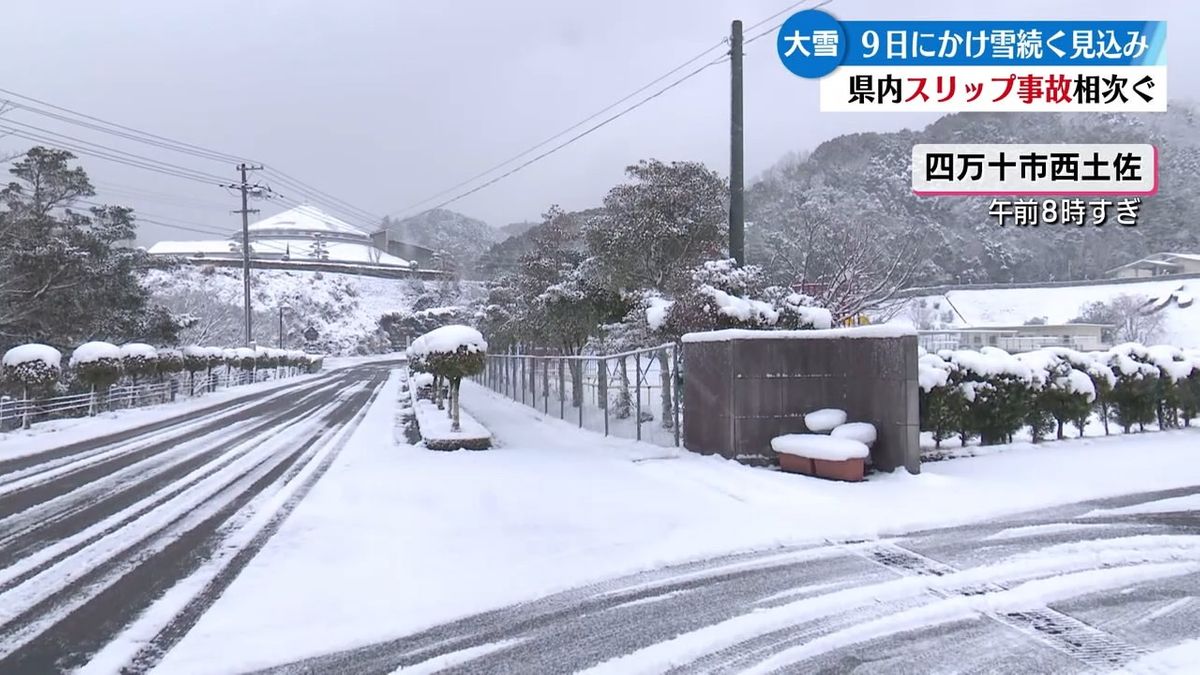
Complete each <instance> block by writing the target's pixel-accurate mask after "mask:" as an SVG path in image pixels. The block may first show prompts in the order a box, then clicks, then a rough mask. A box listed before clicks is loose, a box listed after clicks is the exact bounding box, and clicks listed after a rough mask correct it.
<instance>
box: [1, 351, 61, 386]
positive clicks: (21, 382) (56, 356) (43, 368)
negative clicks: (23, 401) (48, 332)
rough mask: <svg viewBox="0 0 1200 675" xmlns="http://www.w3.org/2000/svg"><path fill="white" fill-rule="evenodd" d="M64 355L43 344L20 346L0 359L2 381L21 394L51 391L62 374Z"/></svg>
mask: <svg viewBox="0 0 1200 675" xmlns="http://www.w3.org/2000/svg"><path fill="white" fill-rule="evenodd" d="M61 368H62V353H61V352H59V351H58V350H57V349H55V348H54V347H51V346H49V345H43V344H26V345H18V346H16V347H13V348H12V349H10V350H8V351H6V352H4V357H3V358H2V359H0V380H3V382H4V383H5V384H10V385H12V386H13V387H14V388H15V389H18V390H20V391H21V393H23V394H24V393H28V392H34V391H40V390H44V389H49V388H50V387H52V386H54V384H55V383H56V382H58V377H59V375H60V374H61Z"/></svg>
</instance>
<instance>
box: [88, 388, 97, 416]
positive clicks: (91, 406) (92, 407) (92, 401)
mask: <svg viewBox="0 0 1200 675" xmlns="http://www.w3.org/2000/svg"><path fill="white" fill-rule="evenodd" d="M95 416H96V385H94V384H93V385H92V395H91V396H89V397H88V417H95Z"/></svg>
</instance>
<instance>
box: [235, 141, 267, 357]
mask: <svg viewBox="0 0 1200 675" xmlns="http://www.w3.org/2000/svg"><path fill="white" fill-rule="evenodd" d="M237 169H238V171H239V172H240V173H241V176H242V180H241V182H240V183H237V184H234V185H228V186H226V187H231V188H235V189H237V190H240V191H241V193H242V208H241V210H239V211H234V213H240V214H242V285H243V287H244V290H245V294H244V295H243V299H242V302H243V303H244V304H243V310H244V311H245V316H246V346H247V347H249V346H251V345H252V344H254V337H253V336H254V333H253V332H252V326H251V314H252V312H251V310H250V214H251V213H258V209H252V208H250V203H249V200H250V190H251V188H252V187H253V188H257V187H258V186H257V185H255V186H251V185H250V183H249V181H248V179H247V177H246V173H247V172H248V171H259V170H261V169H262V167H261V166H250V165H248V164H246V163H245V162H242V163H241V164H238V165H237Z"/></svg>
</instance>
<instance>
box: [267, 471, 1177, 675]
mask: <svg viewBox="0 0 1200 675" xmlns="http://www.w3.org/2000/svg"><path fill="white" fill-rule="evenodd" d="M1195 494H1200V486H1197V487H1193V488H1188V489H1182V490H1172V491H1166V492H1160V493H1148V494H1139V495H1127V496H1123V497H1119V498H1114V499H1105V500H1096V501H1091V502H1085V503H1080V504H1074V505H1071V506H1066V507H1058V508H1054V509H1047V510H1042V511H1037V512H1031V513H1027V514H1023V515H1020V516H1015V517H1010V518H1005V519H1003V520H1000V521H993V522H988V523H985V524H978V525H972V526H967V527H956V528H948V529H940V530H932V531H928V532H919V533H914V534H910V535H907V536H904V537H898V538H892V539H887V540H882V541H866V542H829V543H828V544H827V545H825V546H817V547H810V548H796V549H780V550H775V551H770V552H765V553H758V554H748V555H738V556H730V557H725V558H720V559H714V560H709V561H704V562H699V563H693V564H689V565H683V566H677V567H672V568H666V569H662V570H657V571H655V572H652V573H646V574H639V575H634V576H630V577H625V578H622V579H615V580H612V581H608V582H604V583H601V584H596V585H592V586H588V587H585V588H580V589H576V590H572V591H568V592H565V593H560V594H556V595H553V596H549V597H546V598H543V599H541V600H537V601H534V602H529V603H525V604H522V605H517V606H514V607H508V608H505V609H501V610H496V611H491V612H486V613H483V614H479V615H476V616H471V617H466V618H463V619H461V620H458V621H454V622H451V623H447V624H444V625H440V626H435V627H433V628H430V629H428V630H425V631H422V632H420V633H416V634H413V635H407V636H403V637H399V638H397V639H395V640H391V641H388V642H383V643H379V644H374V645H369V646H366V647H362V648H358V649H352V650H348V651H344V652H340V653H335V654H330V655H326V656H322V657H318V658H314V659H308V660H304V661H300V662H296V663H292V664H287V665H281V666H279V667H276V668H272V669H268V670H264V671H260V672H263V673H272V674H275V675H295V674H299V673H313V674H316V673H321V674H327V673H346V674H375V673H379V674H383V673H391V672H393V671H396V670H397V669H403V668H405V667H413V668H414V670H413V672H444V673H518V672H519V673H569V672H577V671H581V670H587V669H589V668H593V667H597V666H599V668H597V670H598V671H599V672H612V673H629V672H670V673H741V672H748V671H750V672H795V673H853V672H859V673H906V674H907V673H914V672H954V673H1076V672H1104V671H1108V670H1113V669H1117V668H1119V667H1121V666H1124V665H1126V664H1129V663H1130V662H1132V661H1134V660H1136V659H1137V658H1139V657H1141V656H1143V655H1145V654H1147V653H1149V652H1152V651H1155V650H1158V649H1163V648H1166V647H1169V646H1172V645H1174V644H1177V643H1179V642H1183V641H1184V640H1187V639H1193V638H1196V637H1200V635H1198V634H1197V629H1196V626H1200V597H1198V596H1200V572H1197V570H1200V545H1198V544H1197V541H1196V537H1197V535H1200V513H1197V512H1196V511H1195V510H1190V511H1176V512H1164V513H1149V514H1147V513H1134V514H1127V513H1126V514H1122V513H1105V512H1104V511H1105V510H1108V509H1114V508H1119V507H1125V506H1130V505H1134V504H1141V503H1148V502H1152V501H1158V500H1163V499H1169V498H1175V497H1180V496H1187V495H1195ZM1022 584H1026V585H1025V586H1022ZM1039 584H1044V585H1045V587H1044V588H1032V587H1037V586H1038V585H1039ZM1027 591H1029V592H1027ZM1030 593H1032V595H1033V597H1034V600H1033V601H1032V602H1031V601H1030V600H1029V599H1028V597H1024V596H1028V595H1030ZM1039 597H1050V598H1051V599H1052V600H1051V601H1049V602H1048V603H1042V602H1041V601H1040V600H1038V598H1039ZM618 657H627V659H628V660H627V661H611V660H612V659H616V658H618ZM606 662H607V663H606ZM400 672H401V673H402V672H404V670H400Z"/></svg>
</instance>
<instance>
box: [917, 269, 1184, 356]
mask: <svg viewBox="0 0 1200 675" xmlns="http://www.w3.org/2000/svg"><path fill="white" fill-rule="evenodd" d="M1181 286H1182V287H1183V289H1184V295H1185V296H1186V295H1192V296H1194V295H1196V294H1198V293H1200V279H1184V280H1180V279H1176V280H1174V281H1172V280H1169V279H1168V280H1155V281H1144V282H1136V283H1123V284H1102V285H1096V286H1064V287H1061V288H994V289H980V290H955V291H949V292H947V293H945V294H940V295H929V296H924V299H925V300H926V301H927V302H926V304H927V305H932V304H933V303H937V305H938V307H939V308H940V309H939V310H938V312H939V313H941V312H942V311H943V310H950V312H951V314H952V315H953V321H952V322H951V323H950V326H968V327H982V326H1020V325H1022V324H1024V323H1025V322H1026V321H1028V320H1030V319H1033V318H1035V317H1045V318H1046V321H1047V323H1051V324H1062V323H1067V322H1068V321H1070V320H1071V319H1074V318H1075V317H1077V316H1079V312H1080V308H1081V307H1082V306H1083V305H1085V304H1087V303H1090V302H1104V301H1108V300H1110V299H1112V298H1114V297H1116V296H1118V295H1142V296H1145V297H1147V298H1162V297H1164V296H1167V295H1169V294H1171V293H1174V292H1176V290H1177V289H1179V288H1180V287H1181ZM1176 297H1178V295H1177V296H1176ZM920 299H921V298H913V300H920ZM1162 312H1163V316H1164V317H1165V318H1164V322H1163V323H1164V326H1163V335H1162V336H1161V338H1160V340H1159V341H1160V342H1164V343H1167V344H1171V345H1175V346H1176V347H1200V307H1198V306H1197V305H1196V304H1194V303H1193V304H1191V305H1189V306H1188V307H1180V306H1179V303H1178V301H1175V302H1171V303H1169V304H1168V305H1167V306H1166V307H1165V308H1164V309H1163V310H1162ZM898 318H900V319H907V318H909V317H907V316H906V315H904V313H902V314H901V316H900V317H898Z"/></svg>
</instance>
